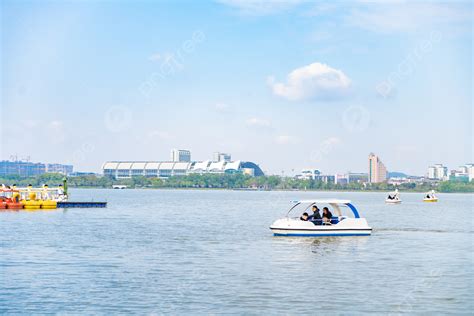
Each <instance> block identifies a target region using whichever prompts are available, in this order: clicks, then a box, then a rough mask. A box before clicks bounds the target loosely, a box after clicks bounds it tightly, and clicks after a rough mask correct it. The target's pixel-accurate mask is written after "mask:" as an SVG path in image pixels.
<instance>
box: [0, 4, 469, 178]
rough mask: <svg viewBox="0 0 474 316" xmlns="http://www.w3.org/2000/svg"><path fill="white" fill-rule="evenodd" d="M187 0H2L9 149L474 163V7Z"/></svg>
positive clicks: (61, 154) (5, 148)
mask: <svg viewBox="0 0 474 316" xmlns="http://www.w3.org/2000/svg"><path fill="white" fill-rule="evenodd" d="M188 5H189V6H190V7H192V8H191V9H190V10H180V6H179V4H173V3H171V2H159V3H147V2H140V3H133V4H132V3H127V2H123V3H120V4H111V3H103V2H102V3H101V2H64V3H61V2H46V3H41V4H39V3H35V2H13V1H4V2H2V13H1V14H2V36H3V45H2V54H1V58H2V65H3V67H2V83H1V87H2V96H1V98H2V118H1V119H2V127H1V135H2V136H1V142H2V146H1V153H0V156H1V157H0V158H1V159H8V157H9V156H10V155H12V154H18V155H19V156H26V155H31V156H32V157H33V159H34V160H36V161H60V162H62V163H64V164H73V165H74V167H75V169H76V170H84V171H94V172H100V166H101V164H102V163H103V162H104V161H109V160H155V159H156V158H160V157H166V156H167V155H168V151H169V148H173V147H176V148H187V149H189V150H191V152H193V155H194V156H195V157H196V159H197V160H202V159H205V158H207V157H210V154H212V153H213V152H214V151H220V152H225V153H227V152H228V153H231V154H232V155H233V157H243V158H244V159H246V160H249V161H256V162H258V163H259V164H260V165H261V166H262V168H264V169H265V171H268V172H269V173H272V174H281V171H282V170H283V171H284V172H285V174H291V173H292V172H293V171H292V170H295V171H294V172H298V171H299V170H301V169H304V168H311V167H317V168H320V169H321V170H326V172H325V173H332V174H334V173H336V172H341V171H342V172H345V171H349V170H350V171H354V172H361V171H364V172H365V171H366V167H365V166H366V164H367V162H366V159H367V154H368V153H369V152H372V151H373V152H376V153H377V155H379V156H380V157H383V161H384V163H385V164H386V166H387V168H388V170H389V171H402V172H406V173H407V174H413V175H420V174H425V173H426V168H427V166H430V165H434V164H436V163H440V162H441V163H443V164H446V165H448V166H456V167H457V166H458V165H460V164H462V163H463V162H470V161H472V160H473V159H472V157H473V151H472V134H473V124H472V119H473V117H472V114H473V112H472V93H471V87H472V59H471V56H472V47H471V46H470V43H471V36H472V29H471V23H472V14H471V13H472V4H470V3H455V4H450V3H435V2H423V3H405V4H403V5H398V4H397V3H387V4H376V3H370V4H368V3H361V2H357V3H350V4H349V3H348V4H345V5H341V4H319V3H311V2H304V1H303V2H299V1H294V2H279V3H271V2H270V3H269V2H259V1H251V2H248V1H238V0H232V1H230V0H229V1H217V2H206V3H201V4H199V5H198V4H193V3H188ZM117 21H120V23H116V22H117ZM290 21H291V23H290ZM85 39H86V40H85ZM7 118H16V119H7Z"/></svg>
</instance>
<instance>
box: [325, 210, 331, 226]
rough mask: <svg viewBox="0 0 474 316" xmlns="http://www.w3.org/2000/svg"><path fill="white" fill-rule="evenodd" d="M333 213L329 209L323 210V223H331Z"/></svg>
mask: <svg viewBox="0 0 474 316" xmlns="http://www.w3.org/2000/svg"><path fill="white" fill-rule="evenodd" d="M331 218H332V213H331V212H330V211H329V209H328V208H327V207H325V208H323V222H324V223H326V224H328V223H329V224H330V223H331Z"/></svg>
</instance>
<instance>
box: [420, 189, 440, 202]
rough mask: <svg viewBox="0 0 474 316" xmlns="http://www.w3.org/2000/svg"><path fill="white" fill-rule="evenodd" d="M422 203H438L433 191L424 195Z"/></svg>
mask: <svg viewBox="0 0 474 316" xmlns="http://www.w3.org/2000/svg"><path fill="white" fill-rule="evenodd" d="M423 202H438V198H437V197H436V195H435V191H434V190H431V191H430V192H428V193H426V195H425V198H424V199H423Z"/></svg>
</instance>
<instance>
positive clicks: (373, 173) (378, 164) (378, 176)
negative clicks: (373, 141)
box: [369, 153, 387, 183]
mask: <svg viewBox="0 0 474 316" xmlns="http://www.w3.org/2000/svg"><path fill="white" fill-rule="evenodd" d="M386 180H387V168H385V165H384V164H383V162H382V161H381V160H380V158H379V157H378V156H376V155H375V154H374V153H370V155H369V183H380V182H384V181H386Z"/></svg>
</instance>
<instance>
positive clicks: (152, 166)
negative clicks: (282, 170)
mask: <svg viewBox="0 0 474 316" xmlns="http://www.w3.org/2000/svg"><path fill="white" fill-rule="evenodd" d="M248 169H253V171H254V172H253V173H251V174H253V175H255V176H262V175H263V171H262V170H261V169H260V167H259V166H258V165H257V164H255V163H253V162H243V161H240V160H238V161H219V162H213V161H210V160H206V161H196V162H174V161H108V162H105V163H104V164H103V165H102V171H103V174H104V175H105V176H110V177H113V178H116V179H124V178H131V177H133V176H144V177H158V178H168V177H172V176H183V175H188V174H191V173H200V174H204V173H215V174H224V173H237V172H242V173H244V171H246V172H245V174H249V173H248Z"/></svg>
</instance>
